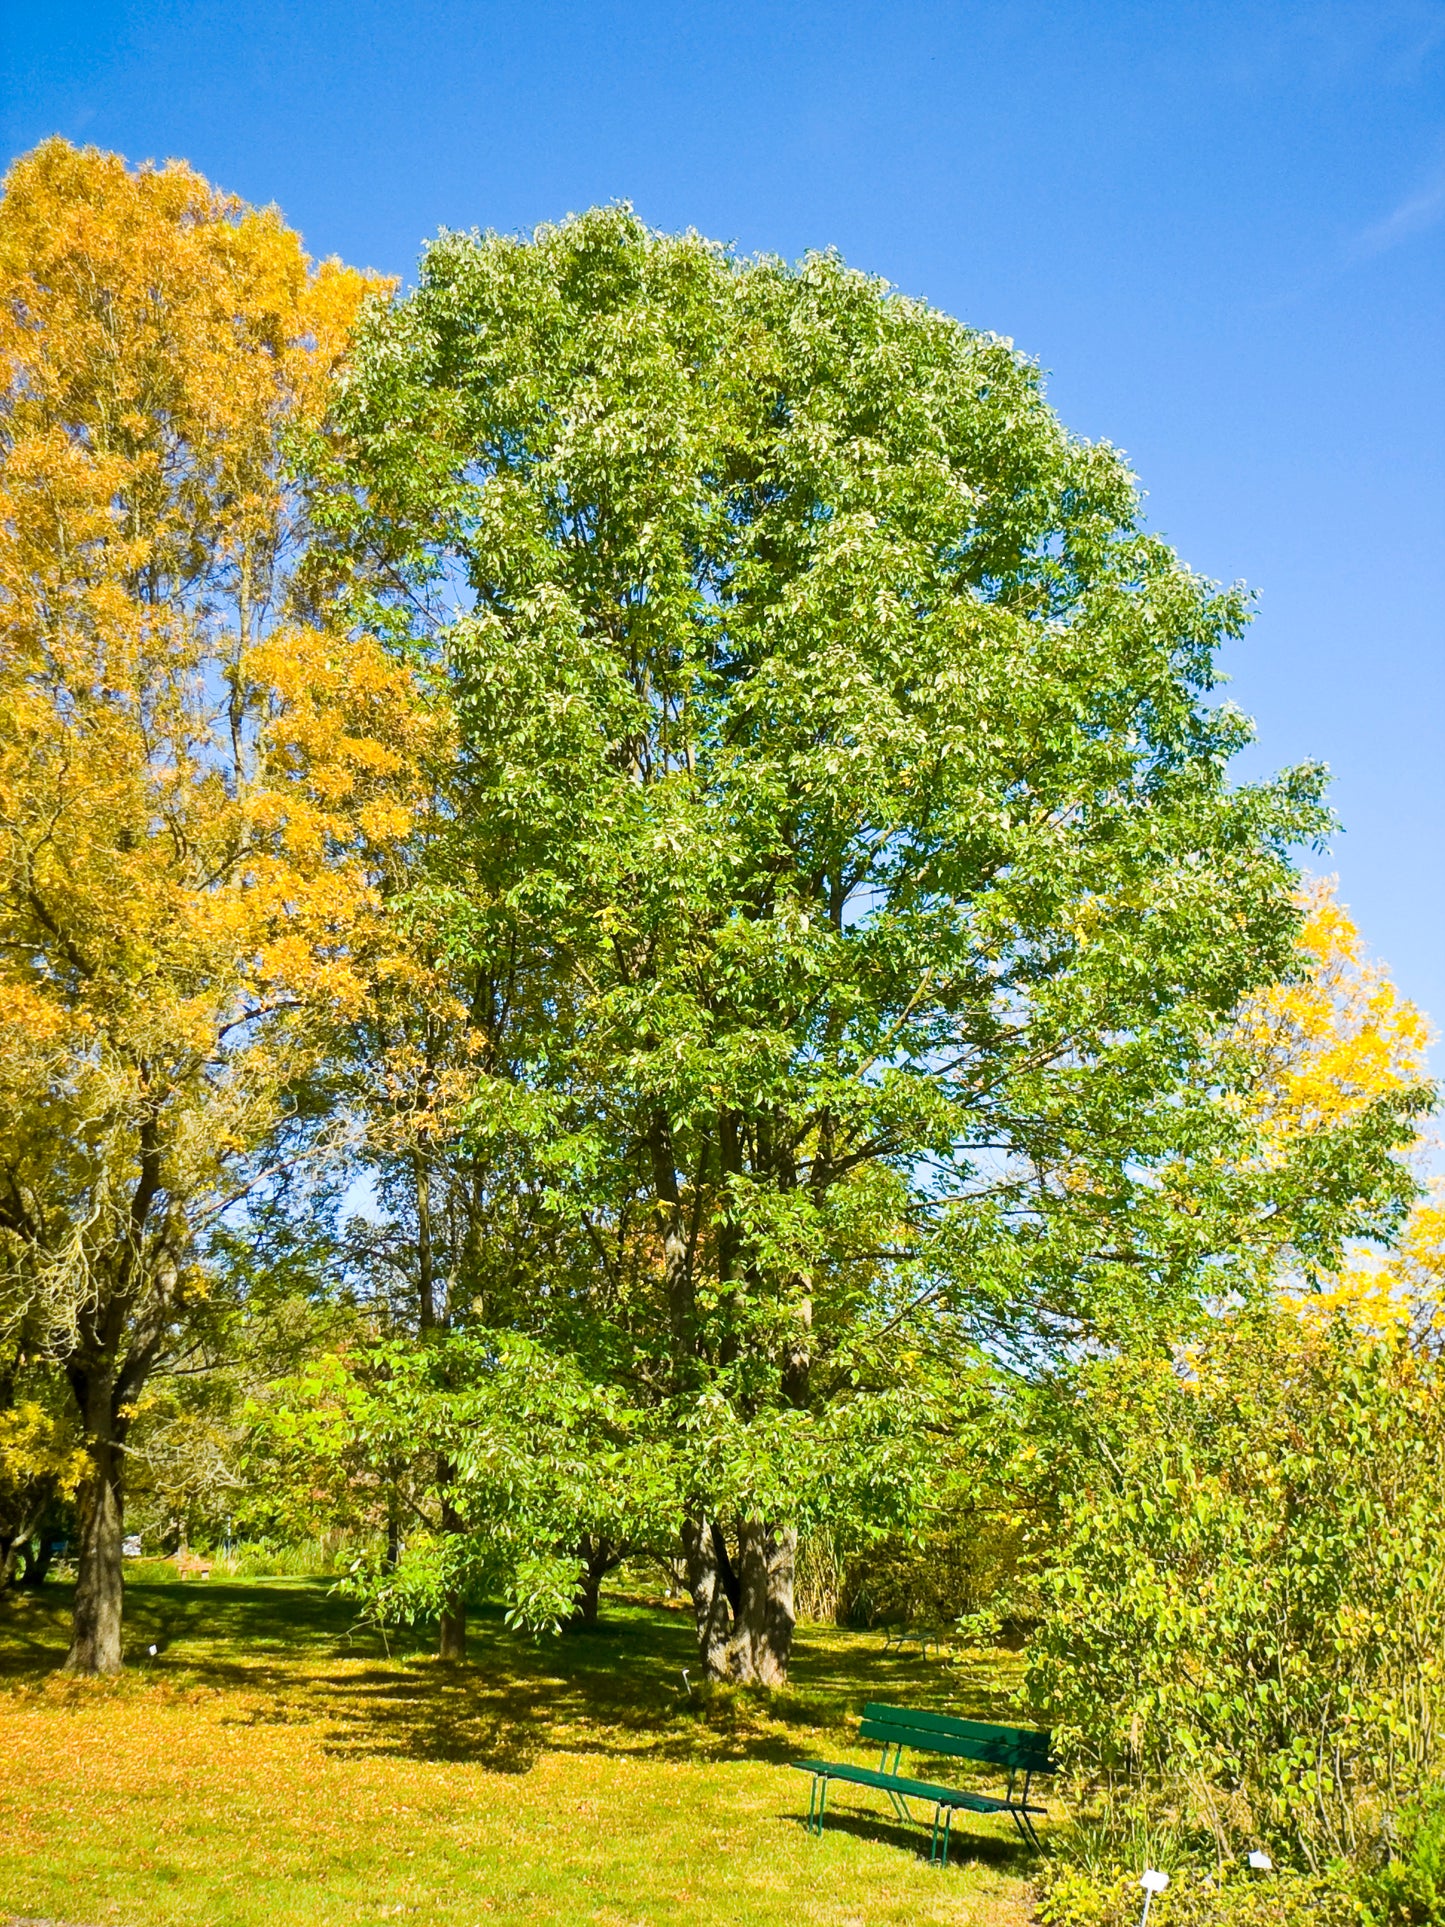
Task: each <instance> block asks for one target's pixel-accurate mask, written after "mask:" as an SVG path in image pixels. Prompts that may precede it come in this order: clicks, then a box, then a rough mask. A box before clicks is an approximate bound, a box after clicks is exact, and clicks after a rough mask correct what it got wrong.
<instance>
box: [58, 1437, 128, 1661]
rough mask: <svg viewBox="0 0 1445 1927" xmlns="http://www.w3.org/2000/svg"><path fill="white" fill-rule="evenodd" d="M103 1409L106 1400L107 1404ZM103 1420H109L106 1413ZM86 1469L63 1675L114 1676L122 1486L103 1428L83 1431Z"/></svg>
mask: <svg viewBox="0 0 1445 1927" xmlns="http://www.w3.org/2000/svg"><path fill="white" fill-rule="evenodd" d="M106 1404H107V1406H108V1405H109V1400H108V1399H107V1400H106ZM106 1417H107V1418H108V1417H109V1412H108V1411H107V1413H106ZM87 1429H88V1430H90V1432H91V1436H90V1437H89V1438H88V1439H87V1441H86V1445H87V1449H88V1451H89V1455H90V1470H89V1471H88V1473H87V1474H86V1477H85V1480H84V1481H83V1483H82V1485H81V1488H80V1491H79V1494H78V1495H77V1501H76V1515H77V1529H78V1543H77V1547H76V1558H77V1573H76V1582H75V1607H74V1615H73V1621H72V1632H71V1641H70V1651H69V1653H67V1655H66V1658H65V1670H66V1671H67V1672H70V1673H118V1672H119V1671H120V1669H121V1619H122V1612H123V1605H124V1581H123V1579H122V1576H121V1570H122V1569H121V1541H122V1539H123V1537H124V1511H125V1498H124V1482H123V1476H122V1462H121V1452H120V1446H119V1443H118V1441H117V1440H116V1439H115V1438H114V1437H113V1436H112V1435H111V1428H110V1426H109V1425H106V1426H105V1428H104V1432H103V1435H102V1436H99V1437H98V1436H96V1430H97V1429H98V1428H94V1429H93V1428H89V1427H88V1428H87Z"/></svg>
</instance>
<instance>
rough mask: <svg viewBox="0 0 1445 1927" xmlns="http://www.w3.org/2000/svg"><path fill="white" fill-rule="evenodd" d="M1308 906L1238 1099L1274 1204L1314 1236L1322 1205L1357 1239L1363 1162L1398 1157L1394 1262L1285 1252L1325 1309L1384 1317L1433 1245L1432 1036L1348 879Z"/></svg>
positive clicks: (1245, 1031)
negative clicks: (1408, 1272) (1350, 898)
mask: <svg viewBox="0 0 1445 1927" xmlns="http://www.w3.org/2000/svg"><path fill="white" fill-rule="evenodd" d="M1302 908H1303V911H1304V919H1303V923H1302V925H1301V929H1300V935H1299V957H1300V968H1299V969H1298V971H1297V972H1296V973H1295V974H1294V976H1293V977H1292V978H1291V979H1290V981H1288V982H1285V983H1281V984H1277V985H1274V986H1273V987H1271V988H1270V989H1268V990H1266V991H1262V992H1260V993H1259V994H1258V995H1257V996H1254V997H1252V998H1250V999H1249V1000H1248V1001H1247V1002H1246V1003H1245V1005H1244V1007H1243V1009H1242V1010H1241V1011H1240V1013H1239V1015H1238V1017H1237V1020H1236V1023H1235V1025H1234V1027H1233V1031H1232V1035H1231V1039H1230V1048H1231V1050H1232V1051H1233V1052H1235V1053H1238V1055H1239V1056H1240V1057H1242V1059H1243V1062H1244V1065H1245V1066H1246V1071H1245V1074H1244V1075H1243V1076H1242V1077H1237V1078H1236V1088H1237V1090H1238V1091H1239V1092H1240V1093H1241V1095H1240V1096H1239V1097H1238V1098H1237V1099H1236V1101H1237V1102H1238V1103H1239V1104H1240V1106H1241V1108H1242V1109H1243V1110H1244V1111H1245V1113H1246V1115H1247V1117H1248V1120H1249V1122H1250V1123H1251V1124H1252V1126H1253V1127H1254V1142H1255V1145H1256V1147H1257V1157H1256V1161H1255V1166H1254V1170H1253V1172H1252V1175H1254V1176H1257V1177H1259V1178H1260V1179H1262V1195H1267V1196H1269V1197H1270V1198H1271V1199H1278V1198H1279V1197H1281V1196H1289V1197H1291V1198H1292V1199H1293V1201H1294V1206H1295V1208H1294V1213H1293V1215H1294V1217H1295V1218H1296V1219H1297V1220H1300V1221H1303V1222H1304V1223H1306V1224H1308V1221H1309V1217H1310V1211H1311V1207H1312V1204H1314V1203H1317V1204H1318V1206H1319V1207H1320V1208H1321V1212H1322V1215H1323V1214H1324V1212H1325V1211H1328V1213H1329V1215H1331V1216H1332V1217H1334V1218H1335V1220H1336V1221H1337V1222H1339V1223H1340V1224H1342V1225H1343V1226H1344V1227H1345V1228H1346V1230H1348V1226H1349V1202H1350V1200H1351V1198H1352V1197H1353V1196H1354V1195H1356V1191H1357V1190H1358V1191H1363V1188H1364V1187H1363V1185H1362V1184H1361V1182H1360V1180H1359V1168H1360V1163H1361V1159H1362V1158H1364V1157H1372V1156H1374V1155H1376V1154H1377V1153H1378V1152H1379V1151H1380V1149H1381V1148H1382V1147H1387V1148H1389V1149H1390V1150H1392V1151H1393V1153H1394V1159H1395V1171H1396V1184H1395V1195H1396V1201H1397V1207H1398V1210H1399V1212H1400V1215H1401V1218H1402V1219H1403V1221H1404V1229H1403V1231H1402V1233H1401V1239H1402V1240H1403V1242H1399V1243H1397V1244H1396V1246H1395V1247H1394V1248H1393V1250H1394V1256H1393V1257H1392V1258H1387V1257H1383V1256H1381V1255H1380V1254H1378V1253H1376V1254H1375V1255H1373V1256H1364V1257H1361V1256H1360V1255H1359V1253H1358V1252H1356V1253H1355V1254H1354V1255H1353V1256H1349V1257H1346V1259H1345V1261H1344V1262H1343V1263H1340V1262H1335V1263H1331V1264H1330V1265H1328V1266H1325V1267H1317V1266H1314V1265H1311V1264H1308V1263H1306V1264H1304V1265H1302V1266H1300V1265H1299V1264H1298V1253H1297V1252H1289V1251H1286V1252H1283V1253H1276V1254H1275V1260H1276V1262H1278V1263H1280V1264H1282V1265H1283V1267H1284V1269H1285V1270H1286V1272H1288V1271H1289V1270H1290V1268H1291V1266H1292V1264H1293V1265H1294V1266H1295V1268H1296V1269H1303V1270H1304V1271H1306V1272H1308V1273H1309V1282H1310V1286H1311V1289H1310V1291H1309V1293H1308V1298H1309V1302H1310V1303H1311V1304H1312V1306H1313V1307H1314V1308H1315V1310H1319V1309H1322V1308H1323V1309H1326V1310H1331V1309H1334V1308H1336V1307H1343V1306H1345V1305H1346V1304H1353V1305H1355V1306H1356V1307H1357V1308H1359V1309H1363V1308H1364V1307H1365V1306H1366V1305H1367V1304H1368V1303H1374V1304H1375V1305H1376V1306H1381V1305H1383V1304H1384V1303H1385V1302H1386V1301H1387V1300H1388V1299H1389V1298H1390V1297H1391V1295H1392V1292H1393V1290H1394V1286H1393V1284H1392V1283H1391V1277H1392V1276H1393V1273H1391V1274H1390V1276H1387V1275H1386V1274H1387V1272H1388V1271H1389V1268H1390V1266H1392V1265H1397V1264H1402V1263H1407V1262H1411V1261H1409V1260H1408V1259H1407V1258H1406V1255H1405V1254H1406V1253H1407V1250H1408V1249H1410V1248H1413V1246H1414V1245H1419V1244H1421V1243H1422V1241H1424V1240H1427V1239H1428V1236H1429V1231H1428V1223H1429V1207H1426V1206H1423V1205H1421V1204H1419V1203H1413V1204H1412V1200H1414V1198H1415V1193H1416V1190H1417V1185H1416V1180H1415V1176H1414V1170H1413V1168H1412V1167H1413V1164H1414V1162H1415V1161H1416V1160H1415V1159H1414V1158H1413V1157H1412V1155H1411V1149H1410V1147H1411V1143H1412V1140H1413V1141H1414V1142H1415V1144H1416V1145H1417V1146H1418V1143H1419V1138H1418V1133H1419V1130H1420V1128H1421V1125H1422V1122H1423V1119H1424V1117H1425V1116H1426V1115H1427V1114H1428V1112H1429V1111H1430V1110H1431V1108H1432V1107H1433V1104H1434V1101H1435V1088H1434V1086H1433V1084H1432V1083H1431V1082H1430V1080H1429V1077H1428V1075H1427V1069H1426V1055H1427V1051H1428V1048H1429V1045H1430V1041H1431V1031H1430V1025H1429V1023H1428V1021H1427V1020H1426V1018H1425V1016H1424V1014H1423V1013H1422V1012H1421V1011H1420V1010H1419V1009H1418V1008H1417V1007H1416V1006H1415V1005H1414V1004H1412V1003H1411V1002H1410V1001H1409V999H1408V998H1406V997H1404V996H1402V995H1401V993H1400V990H1399V988H1398V987H1397V985H1396V984H1395V983H1394V982H1393V980H1392V979H1391V977H1390V974H1389V971H1388V969H1387V968H1386V967H1385V965H1383V964H1382V963H1380V962H1379V961H1378V960H1377V959H1375V958H1372V957H1371V956H1370V955H1369V953H1368V951H1367V948H1366V945H1365V943H1364V940H1363V938H1362V937H1361V935H1360V932H1359V929H1358V928H1357V926H1356V924H1355V923H1354V921H1353V919H1352V918H1351V916H1350V914H1349V911H1348V910H1347V909H1346V907H1345V906H1344V905H1343V904H1342V903H1341V902H1340V901H1339V895H1338V889H1337V884H1336V881H1335V879H1333V878H1324V879H1318V880H1316V881H1314V882H1313V883H1311V884H1310V885H1309V887H1308V889H1307V891H1306V893H1305V898H1304V902H1303V905H1302ZM1407 1210H1408V1213H1409V1215H1408V1216H1407V1215H1406V1213H1407ZM1262 1242H1263V1243H1265V1244H1266V1245H1267V1244H1268V1239H1267V1237H1266V1238H1265V1239H1264V1240H1262ZM1382 1267H1384V1268H1383V1269H1382ZM1301 1302H1303V1301H1301Z"/></svg>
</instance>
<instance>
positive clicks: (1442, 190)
mask: <svg viewBox="0 0 1445 1927" xmlns="http://www.w3.org/2000/svg"><path fill="white" fill-rule="evenodd" d="M1442 217H1445V166H1442V167H1439V168H1437V169H1436V171H1435V173H1434V174H1433V175H1432V176H1431V178H1430V179H1429V180H1428V181H1427V182H1426V183H1425V185H1424V187H1422V188H1418V189H1417V190H1416V192H1415V193H1413V194H1409V195H1407V196H1406V197H1405V199H1404V200H1403V201H1401V203H1400V205H1399V206H1398V207H1397V208H1393V209H1392V210H1391V211H1390V213H1388V214H1387V215H1386V216H1385V218H1384V220H1383V221H1376V222H1375V223H1374V224H1373V226H1371V227H1367V228H1366V229H1365V230H1364V231H1363V233H1361V234H1358V235H1356V237H1355V242H1354V246H1353V247H1352V248H1351V250H1350V252H1351V253H1352V254H1353V255H1354V257H1355V258H1356V260H1363V259H1365V258H1367V257H1368V256H1370V255H1373V254H1386V253H1388V251H1389V250H1390V249H1391V248H1397V247H1399V245H1400V243H1401V242H1402V241H1408V240H1410V239H1412V237H1413V236H1415V235H1417V234H1423V233H1424V232H1425V230H1426V229H1427V228H1432V227H1434V225H1435V223H1436V222H1437V221H1438V220H1440V219H1441V218H1442Z"/></svg>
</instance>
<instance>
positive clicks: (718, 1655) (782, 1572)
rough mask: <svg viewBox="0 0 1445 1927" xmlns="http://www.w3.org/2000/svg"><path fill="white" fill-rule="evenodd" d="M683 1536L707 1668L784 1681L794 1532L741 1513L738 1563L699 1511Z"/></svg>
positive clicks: (756, 1681) (745, 1678)
mask: <svg viewBox="0 0 1445 1927" xmlns="http://www.w3.org/2000/svg"><path fill="white" fill-rule="evenodd" d="M682 1536H683V1550H684V1552H685V1554H686V1557H687V1577H688V1586H689V1588H690V1590H691V1592H692V1603H693V1612H694V1614H695V1616H696V1620H697V1645H698V1658H699V1659H700V1661H701V1662H702V1669H703V1672H704V1674H705V1676H706V1677H707V1678H708V1679H716V1680H732V1681H735V1682H736V1683H737V1684H739V1685H742V1686H786V1685H787V1682H788V1662H789V1660H790V1658H791V1656H792V1649H793V1625H794V1612H793V1568H794V1560H795V1556H796V1552H797V1544H798V1535H797V1533H796V1532H794V1531H793V1530H792V1528H791V1527H787V1526H777V1525H770V1524H767V1523H766V1522H764V1521H761V1520H752V1519H744V1520H741V1521H740V1522H739V1525H738V1557H737V1561H736V1563H734V1561H733V1559H732V1557H731V1555H730V1553H729V1550H728V1545H727V1539H726V1537H725V1535H724V1533H723V1531H722V1528H721V1527H720V1526H719V1525H718V1524H717V1521H716V1520H713V1519H708V1518H706V1517H705V1516H703V1515H702V1514H698V1515H697V1516H695V1517H693V1518H690V1519H689V1520H688V1521H687V1523H686V1524H685V1525H684V1527H683V1535H682Z"/></svg>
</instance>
